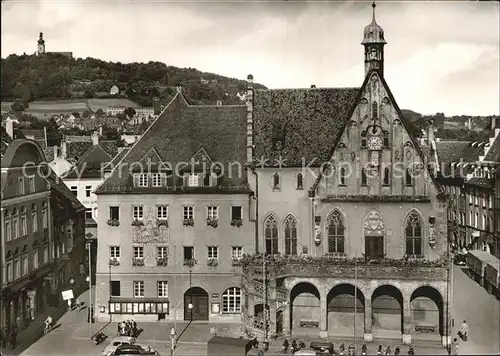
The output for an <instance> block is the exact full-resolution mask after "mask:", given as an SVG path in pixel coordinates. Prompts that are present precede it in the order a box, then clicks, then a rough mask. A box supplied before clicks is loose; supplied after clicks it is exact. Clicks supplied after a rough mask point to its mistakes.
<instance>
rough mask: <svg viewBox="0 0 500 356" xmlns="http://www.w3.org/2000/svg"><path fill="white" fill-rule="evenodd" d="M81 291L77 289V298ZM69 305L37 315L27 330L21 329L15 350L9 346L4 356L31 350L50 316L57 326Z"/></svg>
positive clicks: (49, 308) (49, 309) (16, 354)
mask: <svg viewBox="0 0 500 356" xmlns="http://www.w3.org/2000/svg"><path fill="white" fill-rule="evenodd" d="M79 290H81V288H80V289H78V288H75V297H77V294H76V293H78V291H79ZM86 293H88V289H87V291H85V292H83V293H82V295H84V294H86ZM67 308H68V305H67V304H65V303H61V306H60V307H50V306H48V307H46V308H45V310H44V311H43V312H39V313H37V315H36V317H35V320H33V321H31V323H30V324H29V325H28V327H26V328H21V330H20V331H19V334H18V335H17V346H16V348H15V349H14V350H11V349H10V345H9V344H7V348H5V349H3V350H2V355H4V356H18V355H19V354H21V353H22V352H23V351H24V350H26V349H27V348H29V347H30V346H31V345H32V344H34V343H35V342H36V341H37V340H38V339H39V338H40V337H42V335H43V330H44V327H45V324H44V322H45V320H46V319H47V317H48V316H49V315H50V316H51V317H52V320H53V322H54V325H57V321H58V320H59V319H60V318H61V317H62V316H63V315H64V314H65V313H66V311H67Z"/></svg>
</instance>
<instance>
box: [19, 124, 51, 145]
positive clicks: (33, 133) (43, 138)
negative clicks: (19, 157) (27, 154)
mask: <svg viewBox="0 0 500 356" xmlns="http://www.w3.org/2000/svg"><path fill="white" fill-rule="evenodd" d="M21 132H22V133H23V135H24V137H26V138H27V139H28V140H34V141H36V142H37V143H38V144H39V145H40V147H42V150H45V149H46V148H47V128H46V127H44V128H43V130H24V129H22V130H21Z"/></svg>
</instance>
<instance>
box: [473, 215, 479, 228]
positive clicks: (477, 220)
mask: <svg viewBox="0 0 500 356" xmlns="http://www.w3.org/2000/svg"><path fill="white" fill-rule="evenodd" d="M474 226H475V227H476V228H479V214H478V213H476V220H475V225H474Z"/></svg>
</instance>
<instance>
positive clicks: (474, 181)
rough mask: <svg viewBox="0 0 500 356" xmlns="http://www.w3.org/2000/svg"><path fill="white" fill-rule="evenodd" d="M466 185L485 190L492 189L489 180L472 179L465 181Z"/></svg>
mask: <svg viewBox="0 0 500 356" xmlns="http://www.w3.org/2000/svg"><path fill="white" fill-rule="evenodd" d="M467 184H468V185H474V186H476V187H481V188H486V189H491V188H492V187H493V185H492V181H491V179H488V178H481V177H472V178H471V179H469V180H468V181H467Z"/></svg>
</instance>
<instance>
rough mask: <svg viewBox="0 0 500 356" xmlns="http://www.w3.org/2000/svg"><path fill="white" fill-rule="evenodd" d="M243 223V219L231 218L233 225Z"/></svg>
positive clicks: (239, 225) (238, 225) (237, 225)
mask: <svg viewBox="0 0 500 356" xmlns="http://www.w3.org/2000/svg"><path fill="white" fill-rule="evenodd" d="M241 225H243V220H242V219H233V220H231V226H236V227H241Z"/></svg>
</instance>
